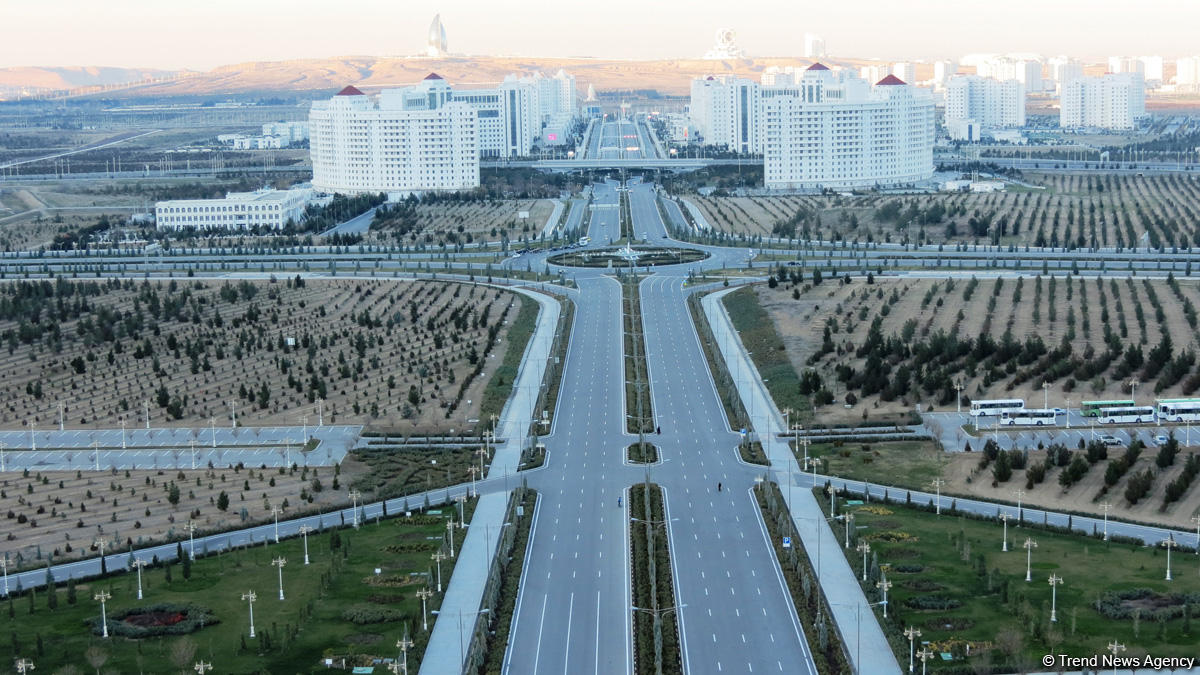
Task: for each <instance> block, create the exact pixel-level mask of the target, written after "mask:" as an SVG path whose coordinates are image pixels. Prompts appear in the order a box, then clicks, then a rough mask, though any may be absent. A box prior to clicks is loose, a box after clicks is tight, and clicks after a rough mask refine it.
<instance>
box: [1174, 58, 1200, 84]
mask: <svg viewBox="0 0 1200 675" xmlns="http://www.w3.org/2000/svg"><path fill="white" fill-rule="evenodd" d="M1175 87H1176V89H1177V90H1178V91H1196V90H1198V89H1200V56H1185V57H1183V58H1180V59H1179V60H1178V61H1176V62H1175Z"/></svg>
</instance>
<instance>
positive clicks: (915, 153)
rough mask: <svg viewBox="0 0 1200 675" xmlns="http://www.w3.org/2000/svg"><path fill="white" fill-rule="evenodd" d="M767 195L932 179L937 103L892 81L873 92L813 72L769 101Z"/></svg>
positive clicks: (823, 71)
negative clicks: (773, 191)
mask: <svg viewBox="0 0 1200 675" xmlns="http://www.w3.org/2000/svg"><path fill="white" fill-rule="evenodd" d="M762 117H763V123H762V133H763V137H764V144H763V148H764V149H763V169H764V171H763V173H764V183H765V186H766V187H767V188H769V189H777V190H795V189H822V188H829V189H853V188H872V187H883V186H889V185H904V184H910V183H915V182H918V181H922V180H927V179H929V178H931V177H932V176H933V171H934V167H933V141H934V129H933V124H934V121H933V95H932V93H931V92H930V91H929V90H926V89H918V88H916V87H912V86H910V85H907V84H905V83H904V82H903V81H902V80H900V79H899V78H897V77H895V76H894V75H889V76H887V77H885V78H883V79H882V80H880V81H879V82H878V83H876V84H875V85H874V86H872V85H871V84H869V83H868V82H866V81H865V80H861V79H859V78H855V77H845V76H839V75H838V74H835V73H833V72H832V71H830V70H829V69H827V68H825V67H824V66H819V64H818V65H814V66H813V67H811V68H810V69H809V70H808V72H807V73H805V75H804V77H803V78H801V81H800V82H799V83H798V85H797V87H796V90H795V92H794V93H787V94H782V95H775V96H766V97H764V98H763V113H762Z"/></svg>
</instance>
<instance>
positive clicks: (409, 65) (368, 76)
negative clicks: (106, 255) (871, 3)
mask: <svg viewBox="0 0 1200 675" xmlns="http://www.w3.org/2000/svg"><path fill="white" fill-rule="evenodd" d="M810 63H812V61H811V60H808V59H797V58H756V59H740V60H730V61H705V60H700V59H686V60H664V61H623V60H611V59H582V58H541V57H539V58H526V57H486V56H478V57H476V56H452V57H446V58H424V57H400V58H386V57H374V56H345V57H336V58H327V59H301V60H293V61H268V62H255V63H239V64H233V65H228V66H222V67H220V68H216V69H213V70H212V71H209V72H207V73H201V74H199V75H197V76H195V77H190V78H187V79H186V80H181V81H176V82H167V83H162V84H157V85H151V86H146V87H140V88H138V89H137V90H135V91H133V92H130V93H131V94H136V95H157V96H181V95H197V94H242V93H251V92H271V91H291V92H312V93H314V94H318V93H323V92H325V91H328V92H329V93H330V94H332V93H333V92H334V91H336V90H338V89H341V88H342V87H344V86H346V85H347V84H353V85H354V86H356V87H358V88H359V89H363V90H364V91H367V93H373V90H378V89H383V88H387V87H395V86H403V85H407V84H412V83H415V82H418V81H420V80H421V78H423V77H425V76H426V75H427V74H429V73H431V72H436V73H438V74H439V75H441V76H443V77H445V78H446V79H447V80H448V81H450V83H451V84H453V85H455V86H469V85H474V84H487V83H495V82H499V81H501V80H502V79H504V76H505V75H508V74H510V73H532V72H533V71H539V70H540V71H541V72H543V73H545V74H547V75H553V74H554V73H555V72H556V71H558V69H559V68H562V69H564V70H566V71H567V72H569V73H571V74H572V75H574V76H575V80H576V82H577V84H578V86H579V89H580V92H581V93H582V92H583V91H586V89H587V85H589V84H591V85H593V86H594V87H595V88H596V90H597V91H600V92H603V91H620V90H626V91H627V90H636V89H656V90H658V91H659V92H661V93H663V94H666V95H673V96H686V95H687V94H688V92H689V88H690V85H689V80H690V79H691V78H693V77H697V76H703V75H709V74H738V75H743V76H746V77H751V78H754V79H758V76H759V74H761V73H762V71H763V70H765V69H766V68H767V67H769V66H807V65H809V64H810ZM829 63H830V65H845V66H854V67H857V66H858V65H860V64H862V63H864V62H863V61H859V60H844V59H834V60H830V61H829ZM920 76H922V73H921V72H920V71H918V77H920Z"/></svg>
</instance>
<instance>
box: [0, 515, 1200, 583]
mask: <svg viewBox="0 0 1200 675" xmlns="http://www.w3.org/2000/svg"><path fill="white" fill-rule="evenodd" d="M1192 522H1193V523H1195V524H1196V555H1200V516H1192ZM4 592H5V594H7V593H8V591H7V590H5V591H4Z"/></svg>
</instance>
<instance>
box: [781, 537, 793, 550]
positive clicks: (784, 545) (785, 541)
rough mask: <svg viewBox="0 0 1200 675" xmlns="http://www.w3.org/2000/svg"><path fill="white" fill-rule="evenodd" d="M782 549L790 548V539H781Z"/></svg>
mask: <svg viewBox="0 0 1200 675" xmlns="http://www.w3.org/2000/svg"><path fill="white" fill-rule="evenodd" d="M783 547H784V548H791V547H792V538H791V537H784V538H783Z"/></svg>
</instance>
